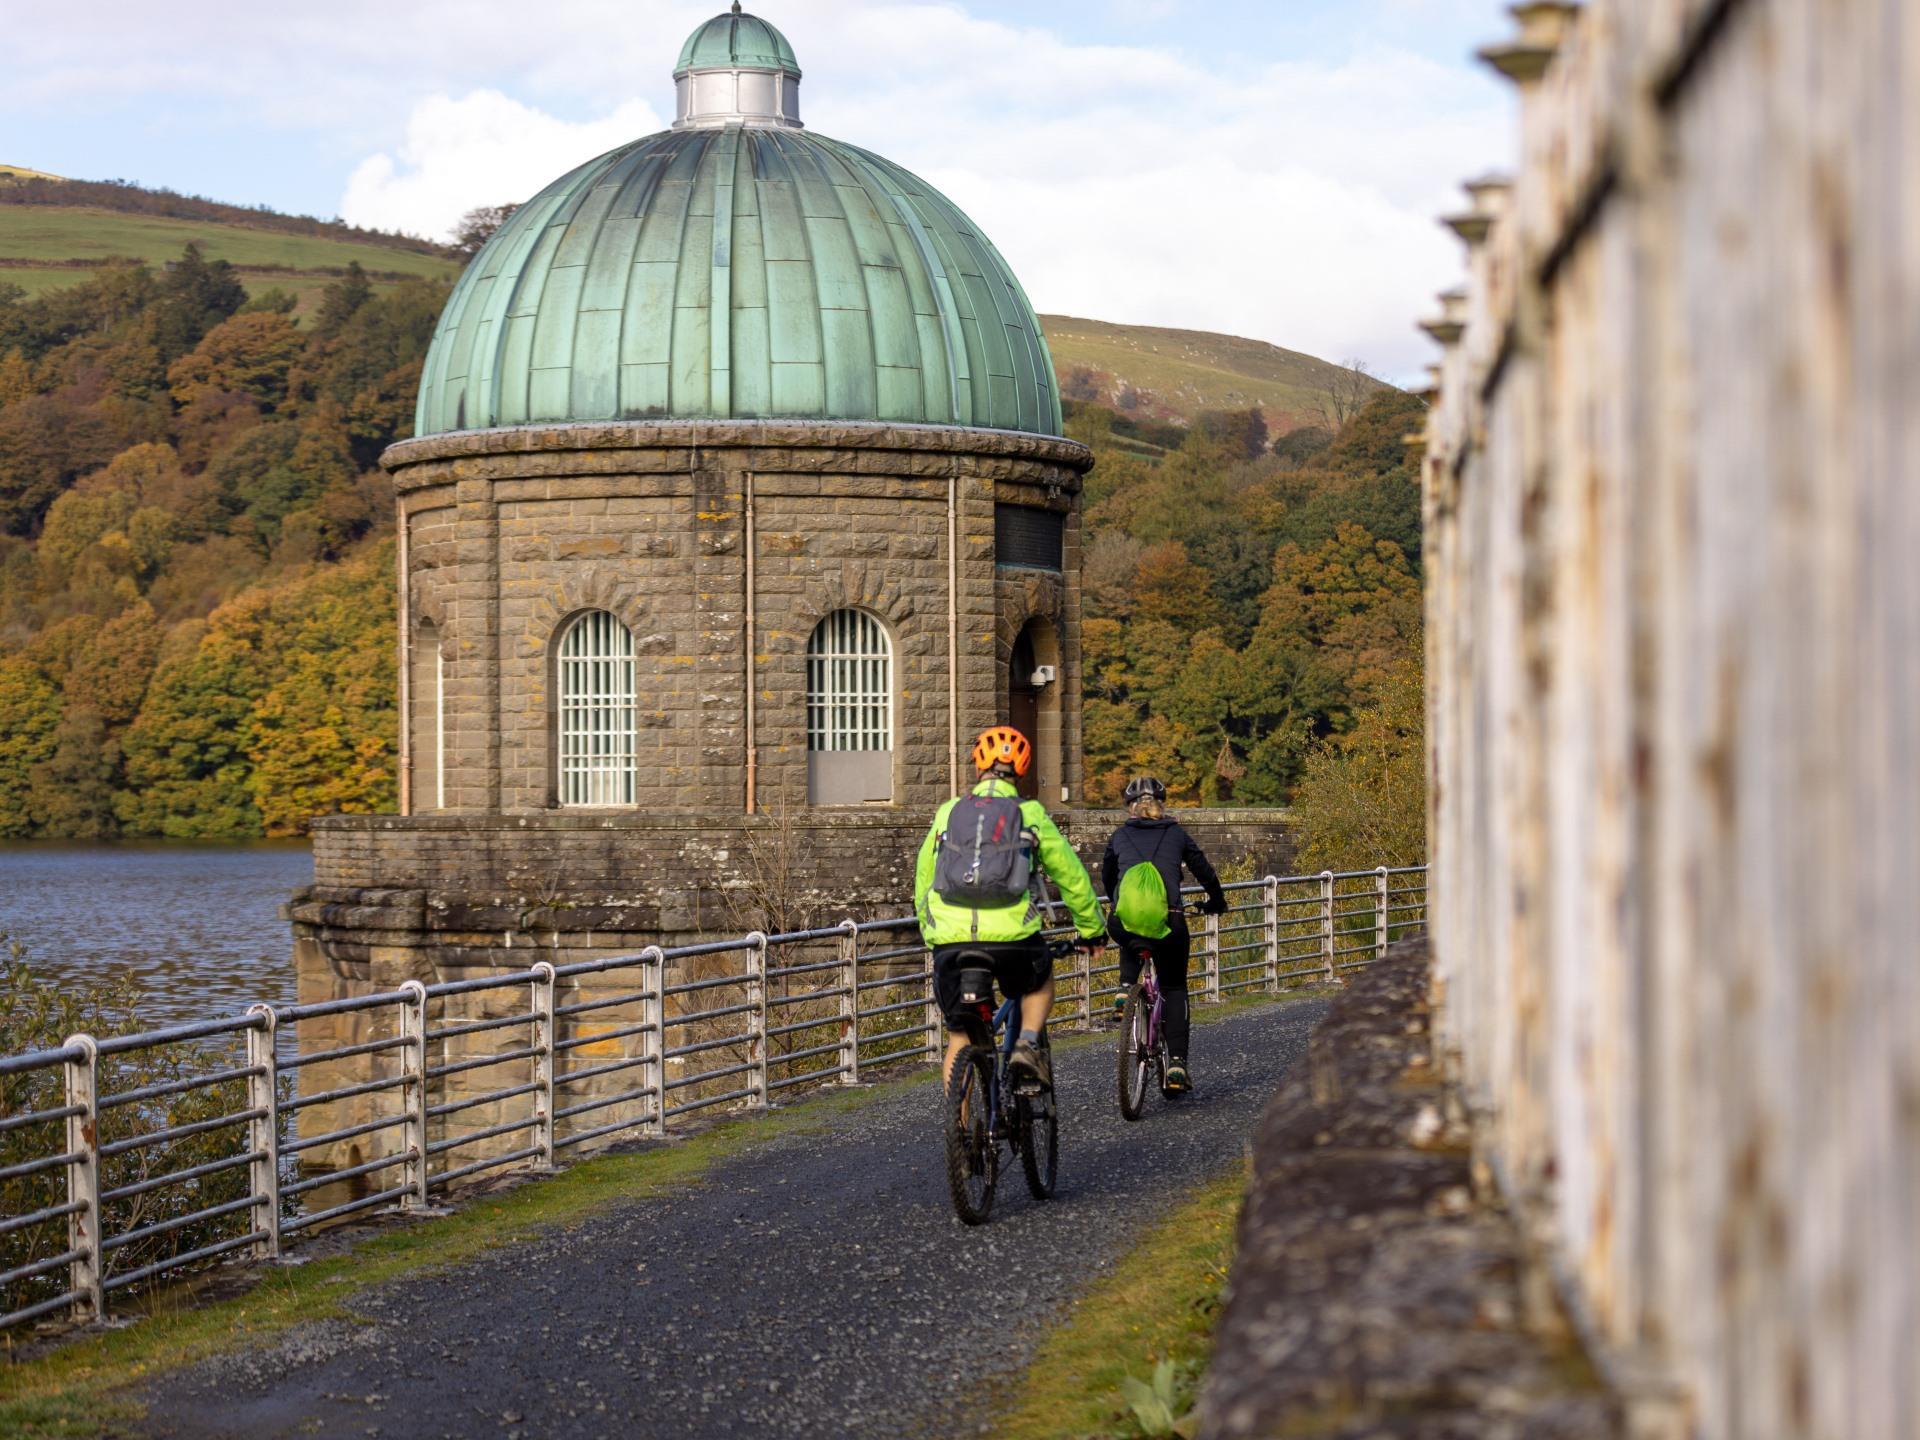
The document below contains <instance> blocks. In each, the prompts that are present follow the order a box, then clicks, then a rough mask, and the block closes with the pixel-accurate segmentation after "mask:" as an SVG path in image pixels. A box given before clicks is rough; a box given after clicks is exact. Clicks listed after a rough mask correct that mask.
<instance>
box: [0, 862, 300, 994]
mask: <svg viewBox="0 0 1920 1440" xmlns="http://www.w3.org/2000/svg"><path fill="white" fill-rule="evenodd" d="M312 881H313V855H312V852H311V851H310V850H309V849H308V848H307V846H306V845H305V844H304V843H287V844H268V845H244V846H243V845H181V844H170V845H169V844H155V845H84V846H83V845H41V844H35V845H0V935H5V936H8V937H10V938H11V939H14V940H18V941H20V942H22V943H23V944H25V945H26V947H27V950H28V958H29V959H30V960H31V962H32V965H33V969H34V972H35V973H36V974H37V975H39V976H41V977H42V978H56V979H57V978H69V977H78V976H107V975H112V974H123V975H131V976H132V977H133V978H134V979H135V980H137V981H138V982H139V983H140V985H141V988H142V990H143V991H144V995H143V998H142V1000H141V1002H140V1011H141V1014H142V1016H143V1017H145V1018H146V1019H148V1020H149V1021H150V1022H151V1024H152V1026H153V1027H155V1028H157V1027H159V1026H161V1025H167V1024H173V1023H177V1022H180V1021H184V1020H205V1019H213V1018H217V1017H219V1016H223V1015H230V1014H235V1013H238V1012H239V1011H242V1010H245V1009H246V1008H247V1006H249V1005H252V1004H254V1003H256V1002H257V1001H262V1000H264V1001H271V1002H274V1003H284V1004H291V1003H292V1002H293V999H294V974H293V938H292V935H291V932H290V931H289V929H288V926H287V922H286V921H284V920H282V919H281V918H280V917H279V913H278V912H279V907H280V906H281V905H283V904H285V903H286V901H287V898H288V895H289V893H290V892H291V891H292V890H293V889H294V888H295V887H296V886H300V885H307V884H311V883H312ZM0 1003H4V997H0Z"/></svg>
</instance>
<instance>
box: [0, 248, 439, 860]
mask: <svg viewBox="0 0 1920 1440" xmlns="http://www.w3.org/2000/svg"><path fill="white" fill-rule="evenodd" d="M445 297H446V289H445V287H444V286H441V285H434V284H430V283H428V282H425V281H419V282H405V283H401V284H398V285H386V284H384V283H383V287H382V288H381V289H379V290H376V288H375V286H374V284H373V283H372V282H371V281H370V280H369V278H368V276H367V275H366V274H365V272H363V271H361V270H359V269H358V267H354V268H352V269H350V270H349V272H348V273H347V274H346V275H345V276H344V277H342V279H341V280H340V282H339V283H338V284H336V285H334V286H332V287H330V288H329V290H328V291H327V293H326V294H325V295H324V296H323V297H322V298H321V301H320V304H319V305H318V307H317V309H316V311H315V313H314V314H313V315H312V316H311V317H310V322H309V323H307V324H304V325H303V324H299V323H296V319H295V307H294V305H293V304H292V302H291V301H290V300H289V299H288V298H287V297H285V296H281V297H277V298H276V297H273V296H266V297H261V298H260V299H257V300H256V301H254V302H252V303H248V302H247V300H246V296H245V293H244V291H243V289H242V288H241V286H240V284H239V280H238V277H237V276H235V275H234V273H233V271H232V270H231V268H230V267H229V266H227V265H225V264H223V263H221V262H217V261H208V260H207V259H206V258H205V257H204V256H202V255H200V254H198V253H197V252H195V251H192V250H189V251H188V252H187V253H186V254H185V255H183V256H182V258H181V259H180V260H179V261H178V262H176V263H175V264H173V265H170V266H168V267H166V269H165V270H164V271H162V272H159V273H156V272H154V271H151V270H148V269H146V268H144V267H141V266H126V267H115V268H110V269H103V270H102V271H100V272H99V273H98V274H95V275H92V276H90V277H89V278H88V279H87V280H85V281H84V282H82V283H81V284H79V285H76V286H73V287H71V288H69V289H65V290H60V291H55V292H52V293H50V294H48V295H46V296H42V297H39V298H37V299H28V298H27V297H26V296H25V295H24V294H23V293H21V292H20V291H19V290H18V289H17V287H0V726H4V734H0V834H6V835H24V834H60V835H71V836H87V837H92V836H99V835H104V834H109V833H112V832H113V831H114V830H115V829H116V828H118V829H119V830H121V831H124V832H127V833H134V834H163V835H176V836H194V837H211V836H246V835H257V834H261V833H276V834H278V833H288V832H291V831H294V830H297V829H298V828H300V827H301V826H303V825H304V823H305V821H306V818H307V817H308V816H309V815H310V814H313V813H318V812H323V811H334V810H369V809H379V808H382V807H385V806H388V805H390V804H391V803H392V798H393V791H394V775H393V771H394V763H393V756H392V755H391V753H390V751H391V749H392V745H393V740H392V737H393V734H394V723H395V722H394V716H393V689H394V679H393V673H392V669H393V667H392V657H391V650H392V646H391V643H390V635H391V629H392V593H391V592H392V587H391V584H390V583H389V579H388V574H387V571H386V570H380V571H379V572H378V573H376V572H375V571H374V570H370V569H368V568H367V567H368V566H369V565H370V564H374V565H384V566H386V567H388V569H390V565H391V559H390V547H386V546H383V545H382V543H381V535H382V532H383V530H385V528H386V527H387V526H388V525H389V524H390V523H391V515H392V503H393V502H392V490H391V486H390V485H389V483H388V481H387V479H386V477H385V475H384V473H383V472H381V471H379V469H378V466H377V463H376V462H377V458H378V455H379V453H380V451H381V450H383V449H384V448H385V447H386V446H387V445H388V444H390V443H391V442H392V441H393V440H395V439H397V438H401V437H402V436H404V435H406V434H407V433H409V432H410V428H411V424H412V417H413V405H414V396H415V391H416V389H417V387H418V382H419V375H420V370H421V366H422V364H423V362H424V358H425V355H426V350H427V346H428V344H429V342H430V340H431V338H432V334H433V329H434V325H435V322H436V321H437V319H438V316H439V311H440V307H441V305H442V303H443V302H444V300H445ZM381 556H386V557H387V558H386V559H377V558H376V557H381ZM334 562H344V563H341V564H338V565H335V563H334ZM330 566H331V567H333V568H327V567H330ZM249 587H252V588H249Z"/></svg>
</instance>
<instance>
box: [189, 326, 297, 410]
mask: <svg viewBox="0 0 1920 1440" xmlns="http://www.w3.org/2000/svg"><path fill="white" fill-rule="evenodd" d="M305 349H306V341H305V340H304V339H303V338H302V337H301V335H300V332H299V331H298V330H296V329H294V327H293V322H292V321H291V320H289V319H288V318H287V317H286V316H285V315H278V314H274V313H272V312H270V311H269V312H264V313H252V314H243V315H235V316H234V317H233V318H232V319H230V320H223V321H222V322H221V323H220V324H218V325H216V326H214V327H213V329H211V330H209V331H208V332H207V333H206V334H205V335H204V336H203V337H201V340H200V343H199V344H198V345H196V346H195V347H194V348H193V349H192V350H190V351H189V352H187V353H186V354H185V355H182V356H181V357H180V358H179V359H178V360H176V361H174V362H173V364H172V366H171V367H169V369H168V370H167V380H168V382H169V383H170V384H171V386H172V387H173V398H174V400H175V401H177V402H178V403H179V404H181V405H183V406H185V405H191V404H192V403H193V402H194V401H196V400H199V399H201V398H202V397H203V396H207V395H210V394H216V393H218V394H230V395H245V396H246V397H247V398H248V399H250V400H252V401H253V402H254V404H255V405H257V406H258V407H259V408H260V410H261V411H262V412H265V413H268V414H271V413H272V412H273V411H274V410H275V409H276V408H278V407H279V406H280V404H281V403H282V402H284V401H285V400H286V398H287V373H288V371H290V370H291V369H292V368H293V363H294V361H295V360H296V359H298V358H299V357H300V355H301V354H302V353H303V352H304V351H305Z"/></svg>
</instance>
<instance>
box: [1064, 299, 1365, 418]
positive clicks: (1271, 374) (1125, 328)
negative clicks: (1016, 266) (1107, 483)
mask: <svg viewBox="0 0 1920 1440" xmlns="http://www.w3.org/2000/svg"><path fill="white" fill-rule="evenodd" d="M1040 323H1041V324H1042V325H1044V326H1045V327H1046V331H1047V343H1048V344H1049V345H1050V346H1051V347H1052V349H1053V365H1054V369H1055V370H1056V371H1058V372H1059V375H1060V393H1061V394H1062V395H1063V396H1065V397H1066V398H1067V399H1069V400H1081V401H1089V402H1091V403H1093V404H1097V405H1105V406H1107V407H1108V408H1109V409H1113V410H1117V411H1120V412H1122V413H1128V414H1133V415H1136V416H1145V417H1151V418H1154V419H1162V420H1180V421H1191V420H1192V419H1193V418H1194V417H1195V416H1196V415H1198V414H1199V413H1200V412H1201V411H1202V410H1247V409H1251V408H1253V407H1254V406H1256V405H1257V406H1259V407H1260V408H1261V409H1262V410H1264V411H1265V412H1266V415H1267V424H1268V426H1269V428H1271V429H1272V431H1273V432H1274V433H1275V434H1284V433H1285V432H1286V431H1288V430H1291V429H1295V428H1297V427H1298V426H1301V425H1308V424H1318V423H1321V422H1320V411H1321V400H1322V397H1323V396H1324V395H1325V394H1326V392H1327V390H1328V388H1329V387H1330V386H1333V385H1337V384H1339V383H1340V382H1341V381H1342V379H1343V378H1347V379H1348V383H1351V380H1350V377H1351V372H1349V371H1347V370H1344V369H1343V368H1342V367H1340V366H1338V365H1334V364H1332V363H1330V362H1328V361H1325V360H1319V359H1316V358H1315V357H1313V356H1312V355H1303V354H1301V353H1300V352H1299V351H1297V350H1283V349H1281V348H1280V347H1279V346H1278V345H1269V344H1267V343H1266V342H1265V341H1264V340H1246V339H1242V338H1241V337H1239V336H1236V335H1215V334H1212V333H1211V332H1209V331H1206V330H1167V329H1161V328H1160V327H1158V326H1153V325H1114V324H1110V323H1109V322H1107V321H1104V320H1083V319H1080V318H1078V317H1076V316H1071V315H1042V316H1041V317H1040ZM1130 401H1131V403H1129V402H1130Z"/></svg>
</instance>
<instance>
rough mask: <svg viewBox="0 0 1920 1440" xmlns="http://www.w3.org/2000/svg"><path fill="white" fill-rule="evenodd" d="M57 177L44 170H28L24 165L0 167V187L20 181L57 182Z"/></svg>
mask: <svg viewBox="0 0 1920 1440" xmlns="http://www.w3.org/2000/svg"><path fill="white" fill-rule="evenodd" d="M59 178H60V177H59V176H58V175H50V174H48V173H47V172H46V171H45V170H29V169H27V167H26V166H24V165H0V185H3V184H6V183H7V182H9V181H16V182H17V181H20V180H58V179H59Z"/></svg>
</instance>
